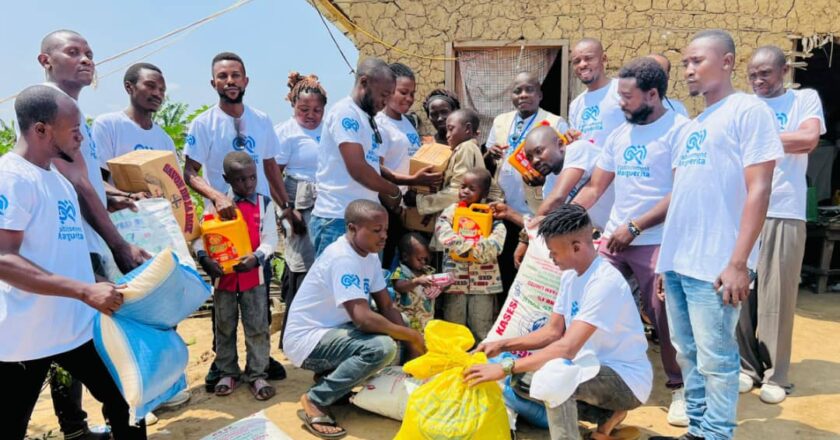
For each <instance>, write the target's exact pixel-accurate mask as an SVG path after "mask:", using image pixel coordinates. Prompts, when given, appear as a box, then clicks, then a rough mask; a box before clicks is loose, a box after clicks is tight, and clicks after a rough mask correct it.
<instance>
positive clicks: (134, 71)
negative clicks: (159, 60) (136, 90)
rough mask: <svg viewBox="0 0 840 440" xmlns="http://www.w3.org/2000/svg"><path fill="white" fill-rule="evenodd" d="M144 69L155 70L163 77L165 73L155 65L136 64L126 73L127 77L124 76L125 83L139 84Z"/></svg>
mask: <svg viewBox="0 0 840 440" xmlns="http://www.w3.org/2000/svg"><path fill="white" fill-rule="evenodd" d="M143 69H147V70H153V71H155V72H157V73H159V74H161V75H163V72H161V71H160V68H159V67H158V66H155V65H154V64H150V63H136V64H132V65H131V67H129V68H128V70H126V71H125V76H123V83H131V84H137V81H139V80H140V71H141V70H143Z"/></svg>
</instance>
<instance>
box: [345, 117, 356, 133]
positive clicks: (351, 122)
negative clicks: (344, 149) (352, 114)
mask: <svg viewBox="0 0 840 440" xmlns="http://www.w3.org/2000/svg"><path fill="white" fill-rule="evenodd" d="M341 126H342V127H344V129H345V130H347V131H350V130H353V131H355V132H358V131H359V121H357V120H355V119H353V118H344V119H342V120H341Z"/></svg>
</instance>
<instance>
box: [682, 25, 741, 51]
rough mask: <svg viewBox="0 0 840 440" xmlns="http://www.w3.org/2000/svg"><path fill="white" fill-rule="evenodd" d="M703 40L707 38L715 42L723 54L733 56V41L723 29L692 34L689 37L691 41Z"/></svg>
mask: <svg viewBox="0 0 840 440" xmlns="http://www.w3.org/2000/svg"><path fill="white" fill-rule="evenodd" d="M704 38H709V39H712V40H715V42H717V43H718V45H719V46H721V49H723V53H724V54H726V53H731V54H732V55H735V40H733V39H732V35H729V32H726V31H725V30H723V29H707V30H705V31H700V32H698V33H696V34H694V36H693V37H691V41H692V42H693V41H697V40H701V39H704Z"/></svg>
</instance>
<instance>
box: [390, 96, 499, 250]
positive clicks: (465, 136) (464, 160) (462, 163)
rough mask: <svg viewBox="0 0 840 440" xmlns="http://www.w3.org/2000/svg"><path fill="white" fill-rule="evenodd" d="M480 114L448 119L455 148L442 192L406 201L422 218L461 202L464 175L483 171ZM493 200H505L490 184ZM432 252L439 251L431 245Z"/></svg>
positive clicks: (467, 111)
mask: <svg viewBox="0 0 840 440" xmlns="http://www.w3.org/2000/svg"><path fill="white" fill-rule="evenodd" d="M478 124H479V119H478V113H476V112H475V111H474V110H471V109H461V110H457V111H455V112H453V113H452V114H450V115H449V117H448V118H446V140H447V142H448V143H449V146H450V147H451V148H452V157H450V158H449V164H448V165H447V167H446V171H444V173H443V189H442V190H441V191H438V192H437V193H434V194H417V193H416V192H415V191H413V190H409V191H408V192H407V193H406V194H405V197H404V201H405V204H406V206H416V207H417V212H419V213H420V215H429V214H436V213H438V212H441V211H443V210H444V209H446V208H447V207H449V206H450V205H452V204H453V203H457V202H458V191H459V190H460V189H461V182H462V181H463V179H464V174H465V173H466V172H467V170H470V169H472V168H477V167H478V168H484V158H483V157H482V155H481V149H480V148H479V147H478V143H476V137H478ZM489 192H490V194H489V195H490V198H491V199H493V200H502V192H501V190H500V189H499V187H498V186H497V185H496V184H495V182H491V187H490V190H489ZM432 248H433V249H437V248H436V246H435V244H434V243H433V244H432Z"/></svg>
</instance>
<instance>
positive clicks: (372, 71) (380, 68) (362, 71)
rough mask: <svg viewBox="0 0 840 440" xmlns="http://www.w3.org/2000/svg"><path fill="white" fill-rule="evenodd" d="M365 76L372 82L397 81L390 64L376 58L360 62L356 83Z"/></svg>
mask: <svg viewBox="0 0 840 440" xmlns="http://www.w3.org/2000/svg"><path fill="white" fill-rule="evenodd" d="M363 76H365V77H368V78H369V79H370V80H371V81H373V80H380V79H385V78H388V79H392V80H396V79H397V76H396V75H395V74H394V71H393V70H391V67H390V66H388V63H386V62H385V61H382V60H380V59H379V58H374V57H369V58H365V59H363V60H362V61H360V62H359V66H358V67H357V68H356V82H358V81H359V80H360V79H361V78H362V77H363Z"/></svg>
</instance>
